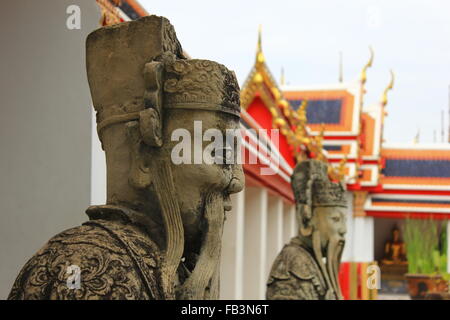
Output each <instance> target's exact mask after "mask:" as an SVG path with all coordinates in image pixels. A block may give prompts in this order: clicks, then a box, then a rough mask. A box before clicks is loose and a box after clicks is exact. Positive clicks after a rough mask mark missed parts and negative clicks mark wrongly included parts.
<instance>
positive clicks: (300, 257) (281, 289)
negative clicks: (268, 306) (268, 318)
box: [266, 160, 347, 300]
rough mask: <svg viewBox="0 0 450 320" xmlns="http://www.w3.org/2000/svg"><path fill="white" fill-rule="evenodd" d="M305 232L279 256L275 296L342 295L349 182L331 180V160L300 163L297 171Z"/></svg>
mask: <svg viewBox="0 0 450 320" xmlns="http://www.w3.org/2000/svg"><path fill="white" fill-rule="evenodd" d="M291 184H292V189H293V191H294V196H295V201H296V216H297V222H298V225H299V234H298V235H297V236H296V237H294V238H292V240H291V241H290V243H289V244H287V245H285V246H284V248H283V250H282V251H281V252H280V253H279V255H278V256H277V258H276V259H275V261H274V263H273V266H272V270H271V272H270V276H269V280H268V283H267V292H266V294H267V299H269V300H335V299H342V294H341V290H340V288H339V282H338V273H339V265H340V260H341V255H342V251H343V249H344V241H345V234H346V218H345V217H346V207H347V205H346V199H345V188H344V186H343V184H341V183H334V182H331V181H330V179H329V178H328V174H327V165H326V164H325V163H323V162H321V161H318V160H307V161H303V162H301V163H299V164H298V165H297V166H296V167H295V169H294V173H293V174H292V177H291Z"/></svg>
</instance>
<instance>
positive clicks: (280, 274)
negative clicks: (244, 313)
mask: <svg viewBox="0 0 450 320" xmlns="http://www.w3.org/2000/svg"><path fill="white" fill-rule="evenodd" d="M266 295H267V299H268V300H336V299H337V296H336V294H335V293H334V291H333V290H332V289H329V288H328V286H327V283H326V281H325V278H324V276H323V273H322V270H320V268H319V265H318V264H317V262H316V260H315V258H314V256H313V254H312V253H311V252H310V251H309V250H308V249H307V248H305V247H304V245H303V244H302V243H301V241H300V239H299V238H298V237H295V238H293V239H292V240H291V242H290V243H289V244H287V245H285V246H284V248H283V250H281V252H280V254H279V255H278V256H277V258H276V259H275V262H274V263H273V266H272V270H271V272H270V276H269V280H268V282H267V293H266Z"/></svg>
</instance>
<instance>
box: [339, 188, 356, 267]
mask: <svg viewBox="0 0 450 320" xmlns="http://www.w3.org/2000/svg"><path fill="white" fill-rule="evenodd" d="M346 197H347V205H348V209H347V215H346V217H347V234H346V235H345V246H344V252H343V253H342V259H341V261H342V262H350V261H353V251H354V250H353V246H354V239H353V230H354V217H353V194H352V193H351V192H347V193H346Z"/></svg>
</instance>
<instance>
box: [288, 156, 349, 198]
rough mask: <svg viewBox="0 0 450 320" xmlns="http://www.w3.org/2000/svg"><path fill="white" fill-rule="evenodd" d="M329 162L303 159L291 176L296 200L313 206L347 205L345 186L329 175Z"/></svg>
mask: <svg viewBox="0 0 450 320" xmlns="http://www.w3.org/2000/svg"><path fill="white" fill-rule="evenodd" d="M327 169H328V167H327V164H326V163H324V162H322V161H319V160H313V159H310V160H306V161H302V162H300V163H299V164H297V166H296V167H295V169H294V173H293V174H292V177H291V184H292V189H293V191H294V197H295V201H296V202H297V203H298V204H304V205H308V206H310V207H311V206H312V207H319V206H321V207H334V206H340V207H346V206H347V202H346V199H345V188H344V186H343V185H342V184H341V183H334V182H332V181H331V180H330V179H329V177H328V173H327V172H328V170H327Z"/></svg>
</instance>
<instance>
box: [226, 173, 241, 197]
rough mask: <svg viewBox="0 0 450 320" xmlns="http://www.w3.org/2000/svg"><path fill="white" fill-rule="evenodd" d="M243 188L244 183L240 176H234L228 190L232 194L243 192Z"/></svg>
mask: <svg viewBox="0 0 450 320" xmlns="http://www.w3.org/2000/svg"><path fill="white" fill-rule="evenodd" d="M242 189H244V184H243V183H242V181H241V180H240V179H239V178H236V177H233V179H231V182H230V185H229V186H228V190H227V191H228V193H229V194H232V193H238V192H241V191H242Z"/></svg>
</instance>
